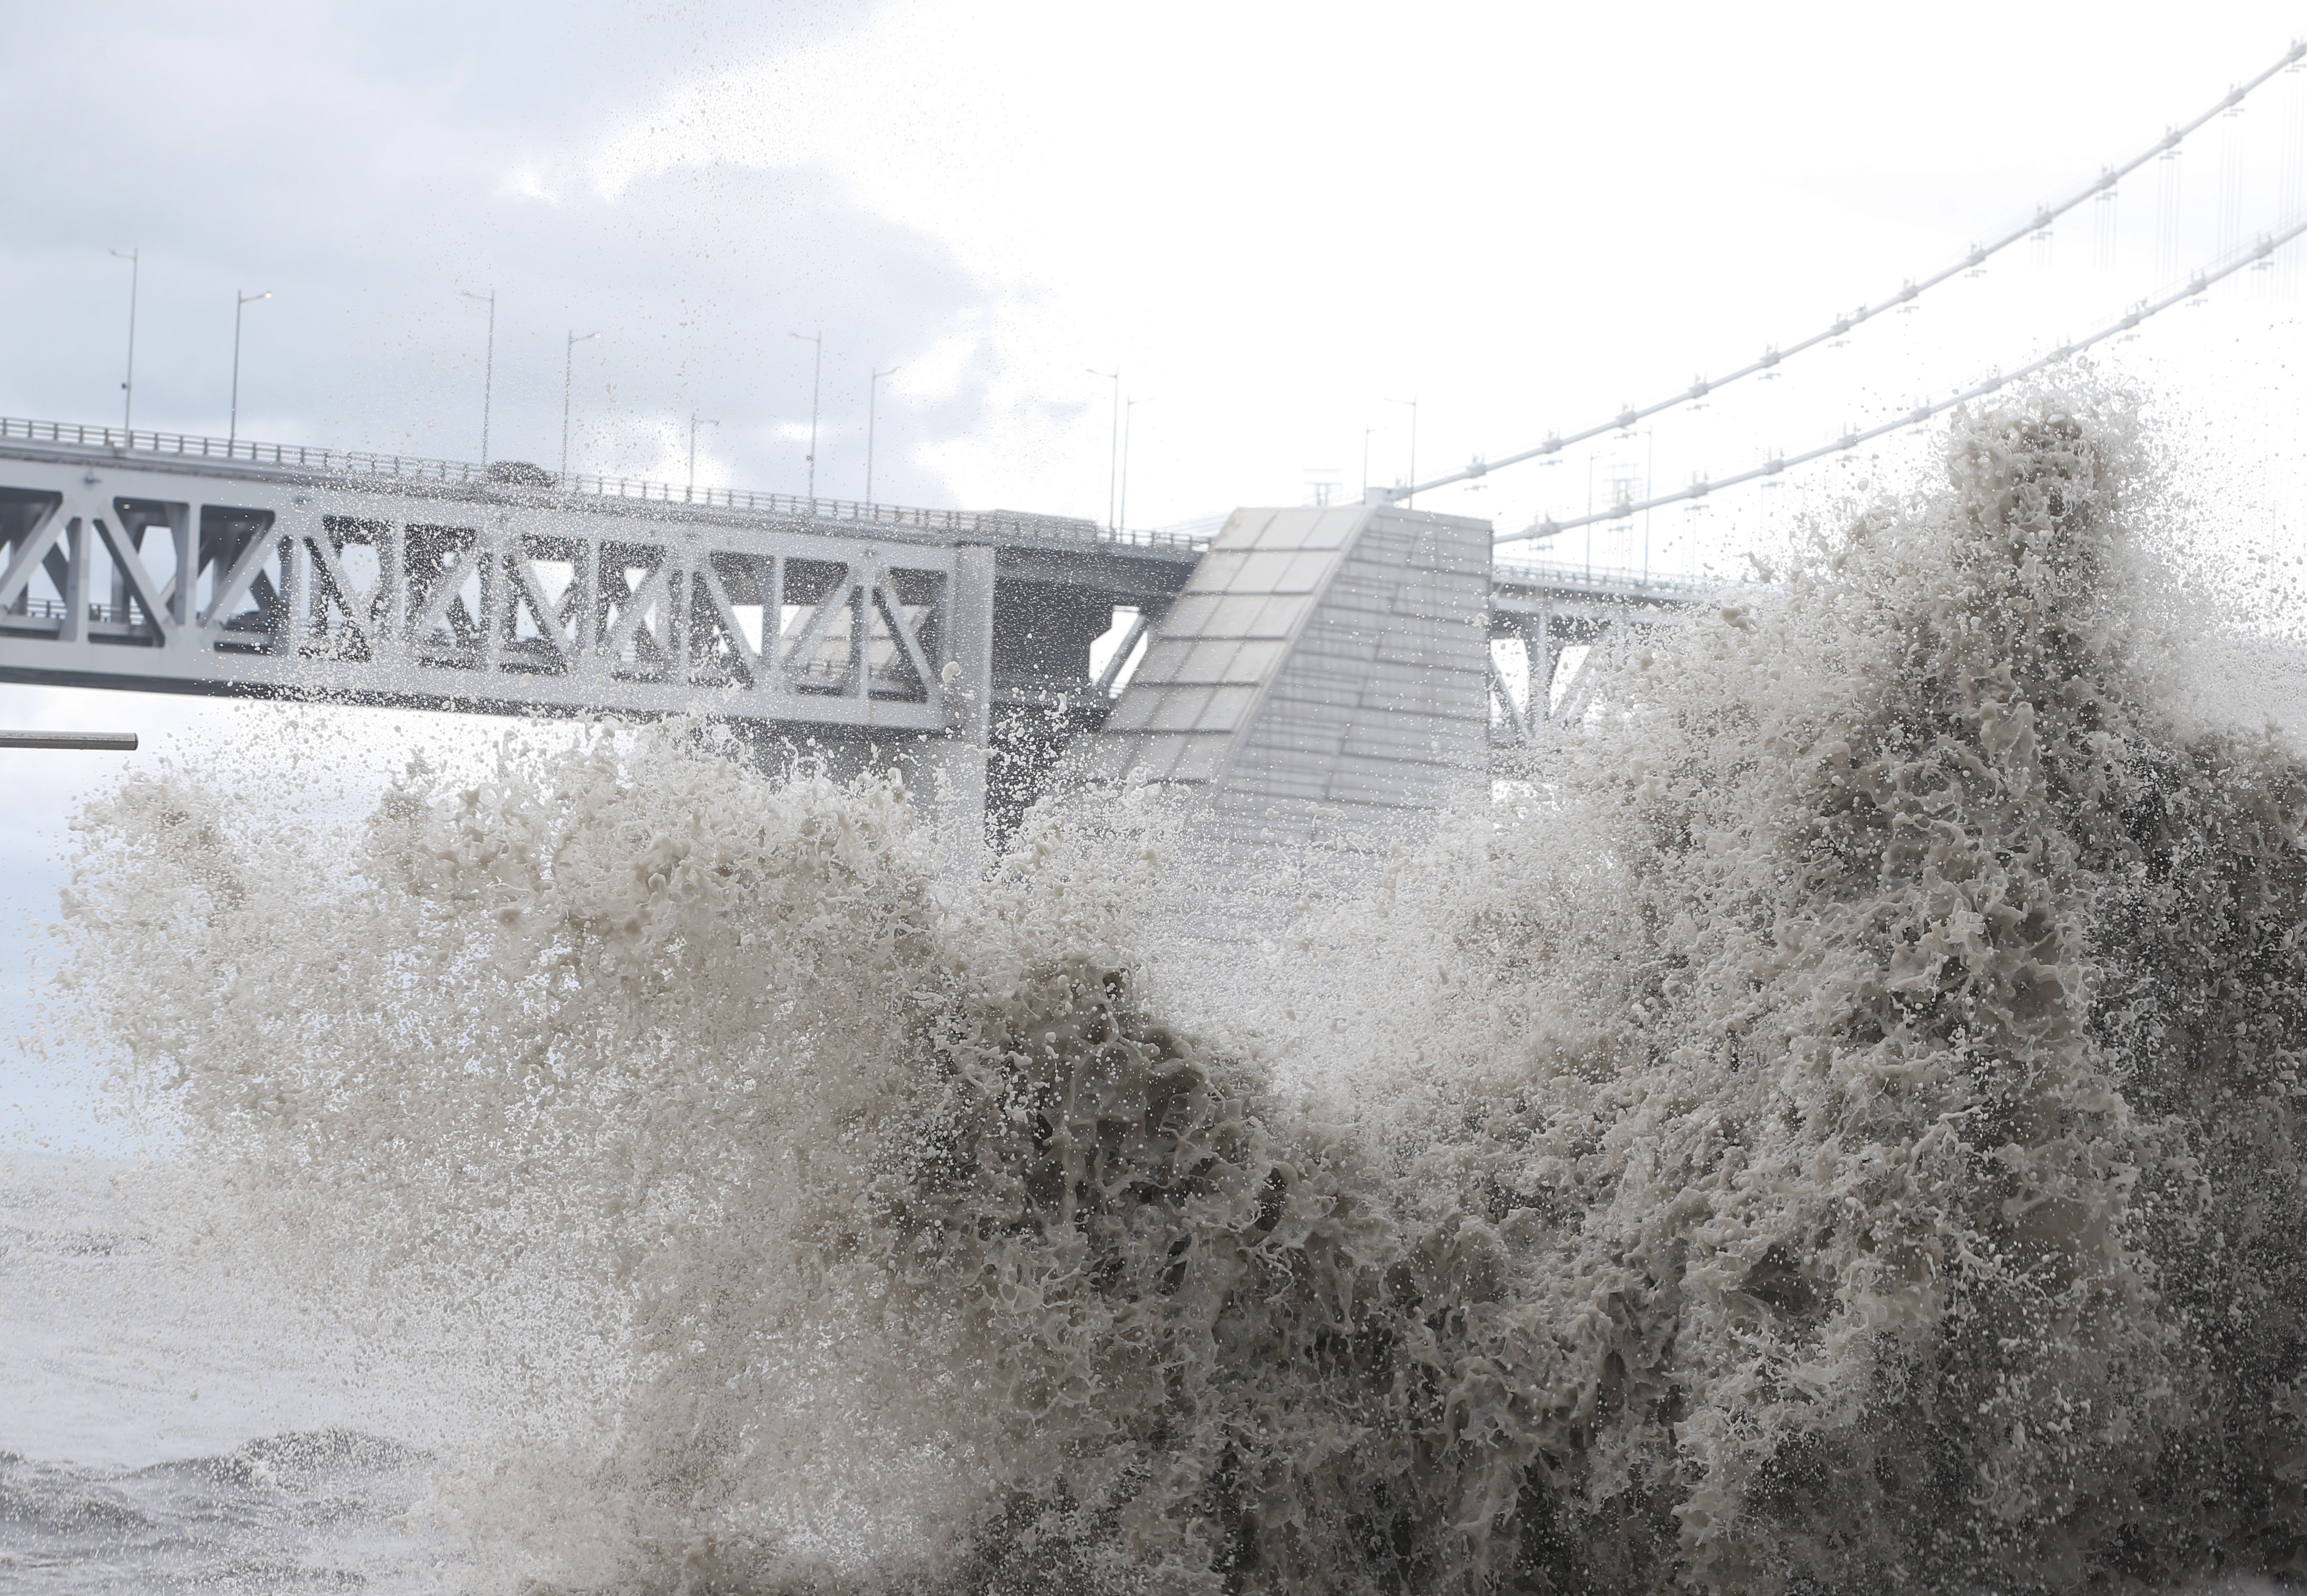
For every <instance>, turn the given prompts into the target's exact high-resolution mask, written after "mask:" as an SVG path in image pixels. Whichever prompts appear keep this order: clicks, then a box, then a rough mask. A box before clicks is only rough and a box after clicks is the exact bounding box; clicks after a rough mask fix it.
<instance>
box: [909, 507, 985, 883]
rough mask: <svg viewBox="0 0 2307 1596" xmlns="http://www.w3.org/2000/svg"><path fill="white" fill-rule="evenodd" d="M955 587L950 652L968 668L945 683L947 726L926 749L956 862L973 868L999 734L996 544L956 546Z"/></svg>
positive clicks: (950, 661)
mask: <svg viewBox="0 0 2307 1596" xmlns="http://www.w3.org/2000/svg"><path fill="white" fill-rule="evenodd" d="M954 556H955V558H954V571H953V591H952V593H951V594H950V595H949V602H950V608H949V609H948V617H949V620H948V626H947V629H946V639H945V643H946V646H945V659H944V660H943V661H942V662H939V671H940V673H942V672H943V671H944V669H945V668H946V667H947V666H948V665H958V666H960V667H961V668H960V669H959V670H958V671H956V672H955V673H954V675H953V679H952V680H951V681H950V682H945V683H944V692H945V695H946V701H947V704H948V714H947V718H946V732H945V734H944V735H943V736H942V737H938V738H933V739H931V742H930V743H929V746H928V747H927V749H925V750H924V751H923V753H922V760H921V763H922V767H923V769H922V774H923V775H924V776H926V777H929V780H930V783H931V787H932V792H931V799H930V802H931V806H932V807H933V809H934V811H935V812H936V813H937V815H938V817H939V819H940V820H941V821H943V823H944V825H945V827H946V828H947V830H948V834H949V835H950V836H951V837H952V838H953V840H954V844H955V848H956V858H955V861H954V862H955V865H956V868H957V869H960V870H963V871H976V870H977V869H979V868H980V867H981V866H982V864H983V863H984V860H985V759H986V750H987V749H988V747H989V746H990V745H991V742H992V741H993V571H994V551H993V549H992V548H991V547H990V546H988V545H983V544H964V545H961V546H960V547H959V548H957V549H956V550H955V551H954Z"/></svg>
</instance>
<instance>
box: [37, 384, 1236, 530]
mask: <svg viewBox="0 0 2307 1596" xmlns="http://www.w3.org/2000/svg"><path fill="white" fill-rule="evenodd" d="M12 441H13V442H26V443H55V444H60V445H63V446H64V447H67V448H73V449H102V450H110V451H112V452H113V453H115V454H135V455H153V456H162V457H167V458H171V459H196V460H208V461H216V462H219V463H224V464H231V463H233V462H236V461H244V462H246V463H247V464H249V465H252V466H260V467H264V468H270V469H274V470H287V471H305V472H310V473H312V474H313V475H314V476H377V477H385V478H388V479H390V480H391V481H395V482H411V483H442V484H444V485H450V486H468V487H510V488H524V487H525V488H532V489H536V490H538V491H542V492H546V493H562V494H566V495H569V496H571V497H576V496H580V495H581V496H583V497H586V498H594V499H622V500H630V501H643V502H649V503H655V504H668V505H680V506H682V507H685V508H688V509H693V510H718V511H736V512H738V513H740V514H744V515H760V516H775V517H777V518H779V519H803V520H821V521H837V522H840V523H842V524H843V525H844V526H845V527H855V528H870V527H888V528H894V529H897V530H903V531H917V532H939V533H946V534H949V535H952V536H959V537H999V538H1001V539H1004V540H1007V541H1016V540H1019V539H1030V540H1034V541H1047V542H1051V543H1086V544H1104V545H1117V546H1122V547H1136V548H1162V549H1179V550H1185V551H1197V550H1200V549H1202V548H1205V547H1206V546H1207V545H1208V543H1209V539H1208V538H1207V537H1206V536H1191V535H1187V534H1180V533H1175V532H1153V531H1135V530H1131V529H1129V528H1122V529H1120V530H1118V531H1117V530H1114V529H1112V528H1105V527H1101V526H1099V525H1098V524H1097V523H1096V522H1095V521H1091V520H1085V519H1080V518H1078V517H1074V516H1056V515H1035V514H1033V513H1031V512H1029V511H1003V510H993V511H973V510H924V509H920V508H917V507H914V506H911V505H902V504H869V503H863V502H859V501H857V500H853V499H810V498H806V497H803V496H802V495H799V494H794V493H753V492H750V491H748V490H744V489H738V488H711V487H708V488H697V487H677V486H675V485H673V484H672V483H669V482H651V481H648V480H646V479H644V478H641V477H638V476H596V475H593V474H591V473H584V472H571V473H570V475H569V476H567V477H566V478H565V479H563V478H560V477H557V476H555V475H554V474H553V473H552V472H549V471H545V470H543V469H541V468H527V469H525V470H524V471H522V472H520V473H515V472H513V471H510V470H508V469H506V468H505V467H506V462H502V461H500V462H499V463H498V465H497V466H495V467H489V466H485V465H477V464H476V463H474V462H473V461H470V460H441V459H423V458H421V457H418V456H415V455H405V454H372V453H370V452H368V451H367V450H358V449H322V448H318V447H315V446H313V445H311V444H305V443H261V442H254V441H253V440H251V439H246V438H232V439H227V438H211V437H205V436H202V435H201V434H199V433H161V432H147V431H146V430H144V429H143V428H142V427H139V428H137V429H136V430H134V431H133V432H131V431H129V430H127V429H124V428H122V427H116V426H89V425H83V424H81V423H78V422H70V421H30V420H25V419H22V418H21V417H17V416H0V442H12ZM528 470H534V471H535V473H536V475H535V476H533V477H531V476H528V475H527V471H528Z"/></svg>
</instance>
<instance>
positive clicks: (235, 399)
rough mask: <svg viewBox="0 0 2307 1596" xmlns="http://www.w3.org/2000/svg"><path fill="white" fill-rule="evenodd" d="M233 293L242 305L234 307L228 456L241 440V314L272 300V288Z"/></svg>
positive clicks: (226, 448) (226, 433) (226, 445)
mask: <svg viewBox="0 0 2307 1596" xmlns="http://www.w3.org/2000/svg"><path fill="white" fill-rule="evenodd" d="M233 293H234V294H235V295H236V296H238V298H239V301H240V303H239V304H237V305H234V306H233V310H232V419H231V421H230V422H228V423H227V425H226V427H225V434H224V447H225V452H226V453H227V454H230V453H231V452H232V446H233V445H234V444H235V443H236V442H239V440H240V318H241V313H243V312H244V311H245V310H247V309H248V307H249V306H250V305H254V304H255V303H256V302H257V301H258V300H260V299H270V298H271V297H272V290H271V289H270V288H267V289H265V290H264V292H263V293H262V294H248V293H243V292H242V291H241V290H240V289H238V288H235V289H234V290H233Z"/></svg>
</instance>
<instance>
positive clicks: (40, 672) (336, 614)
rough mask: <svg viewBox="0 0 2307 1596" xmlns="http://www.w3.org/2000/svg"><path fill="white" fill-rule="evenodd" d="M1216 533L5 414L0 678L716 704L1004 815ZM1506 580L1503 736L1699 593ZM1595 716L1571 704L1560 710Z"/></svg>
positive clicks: (777, 739) (654, 710) (762, 731)
mask: <svg viewBox="0 0 2307 1596" xmlns="http://www.w3.org/2000/svg"><path fill="white" fill-rule="evenodd" d="M1207 542H1208V540H1207V539H1191V538H1186V537H1179V536H1163V535H1161V534H1148V533H1124V534H1117V533H1114V532H1111V531H1108V530H1106V529H1104V528H1100V527H1098V526H1097V525H1096V524H1095V523H1093V522H1090V521H1086V520H1081V519H1070V518H1064V517H1054V516H1041V515H1029V514H1019V513H1012V512H1007V511H993V512H987V513H969V512H962V511H924V510H916V509H910V508H904V507H898V506H890V505H874V504H861V503H854V502H846V501H838V500H813V501H812V500H803V499H796V498H792V497H789V496H785V495H772V494H754V493H730V492H727V491H725V490H718V489H714V490H700V491H686V490H682V489H679V488H673V487H668V486H665V485H659V484H652V483H641V482H637V481H632V480H627V479H618V478H598V477H589V476H587V477H579V478H572V479H570V481H569V482H568V483H567V484H566V485H561V484H559V483H556V482H554V481H553V479H552V478H551V477H550V476H546V475H545V474H544V473H542V472H539V471H536V469H535V468H527V467H519V466H506V465H500V466H498V467H496V468H485V467H482V466H477V465H473V464H469V463H465V462H459V461H443V460H428V459H409V458H407V457H399V456H389V455H372V454H359V453H351V452H347V451H341V450H322V449H314V448H307V447H299V446H294V445H272V444H263V443H253V442H245V441H236V442H229V443H228V442H226V441H224V440H220V439H210V438H202V437H197V436H189V435H180V434H176V433H148V432H142V431H138V432H135V433H127V432H124V431H121V430H119V429H116V428H107V427H92V426H79V425H72V424H68V423H52V422H30V421H21V420H4V419H0V681H9V682H33V683H43V684H48V685H61V686H75V687H108V688H118V689H129V690H136V691H172V692H197V693H214V694H230V695H241V696H266V697H279V698H293V699H317V700H326V701H336V702H352V703H363V704H382V705H399V706H408V707H418V708H437V709H454V710H467V711H477V712H485V713H506V714H545V715H594V714H608V715H639V716H663V715H672V714H678V713H682V712H684V711H690V710H699V709H701V710H704V711H707V712H709V713H712V714H715V715H717V716H725V717H727V718H728V719H729V720H730V721H731V722H733V723H736V724H739V725H745V726H749V727H750V728H752V729H753V730H754V731H755V732H756V733H757V734H759V736H760V738H761V739H762V740H763V742H764V743H765V745H766V744H781V745H785V746H793V747H804V746H805V747H809V748H811V749H813V750H815V751H817V752H818V753H819V756H820V757H824V758H827V759H830V760H833V761H835V762H836V763H837V762H838V761H840V760H842V759H862V758H884V759H910V760H913V761H916V762H918V763H921V764H922V765H923V766H925V767H926V768H927V769H928V770H929V771H930V772H931V776H932V777H933V779H934V780H935V781H941V782H946V783H958V784H959V786H958V788H957V789H956V791H957V793H958V794H959V795H960V796H961V797H962V798H963V799H964V801H965V802H968V801H978V802H989V803H990V804H991V808H992V809H993V811H995V812H996V814H997V816H999V815H1008V814H1014V813H1015V812H1016V811H1017V810H1020V809H1022V807H1023V806H1024V804H1025V802H1029V801H1030V800H1031V798H1032V796H1033V794H1034V793H1035V791H1036V790H1038V788H1039V786H1040V785H1041V784H1042V778H1043V777H1044V775H1045V773H1046V771H1047V770H1048V768H1049V767H1050V766H1051V762H1052V761H1053V760H1055V759H1057V758H1059V756H1060V755H1061V754H1062V753H1063V751H1064V750H1065V748H1066V746H1067V745H1068V743H1069V742H1072V741H1074V740H1075V739H1076V738H1077V737H1078V736H1080V735H1082V734H1085V733H1088V732H1092V731H1094V730H1095V729H1096V728H1097V727H1098V726H1099V725H1101V724H1102V721H1103V720H1104V718H1105V716H1106V713H1107V711H1108V709H1109V708H1110V707H1111V702H1112V699H1113V694H1114V692H1115V691H1116V688H1117V686H1118V678H1119V674H1120V671H1121V668H1122V666H1123V665H1124V664H1125V662H1126V661H1127V660H1128V657H1129V656H1130V655H1131V654H1132V652H1133V650H1134V648H1135V646H1136V643H1137V641H1138V640H1139V639H1140V638H1141V637H1144V638H1145V639H1148V640H1149V641H1150V640H1153V639H1155V638H1156V637H1158V634H1159V632H1160V630H1161V626H1162V618H1163V617H1164V615H1165V614H1166V613H1167V612H1168V610H1169V609H1170V607H1171V605H1172V603H1173V601H1174V600H1175V599H1176V598H1177V596H1179V593H1181V592H1182V591H1183V590H1184V589H1185V588H1186V587H1187V585H1188V581H1189V579H1191V578H1192V577H1193V575H1194V572H1195V571H1196V568H1197V567H1198V566H1199V565H1200V564H1201V562H1202V560H1203V556H1204V553H1205V549H1206V546H1207ZM1490 591H1491V601H1490V606H1489V614H1488V635H1489V636H1492V637H1497V638H1513V639H1521V640H1522V641H1524V642H1525V643H1526V644H1527V645H1528V648H1527V656H1528V658H1529V659H1530V661H1531V669H1530V674H1529V678H1528V681H1527V682H1526V683H1525V684H1524V685H1523V686H1522V691H1521V693H1520V695H1519V696H1520V699H1521V706H1520V707H1517V704H1516V701H1515V700H1516V697H1517V695H1516V694H1515V693H1514V691H1510V690H1509V688H1508V686H1507V684H1506V682H1505V678H1504V677H1503V675H1500V674H1497V672H1496V669H1495V667H1493V670H1492V676H1493V686H1494V689H1495V691H1496V694H1497V706H1498V708H1497V711H1496V713H1495V714H1494V716H1493V719H1494V722H1495V724H1496V726H1497V735H1498V737H1499V739H1500V740H1501V742H1503V743H1505V744H1508V745H1511V744H1515V743H1519V742H1523V741H1526V740H1527V739H1528V738H1529V737H1530V736H1531V733H1532V732H1533V731H1534V730H1535V729H1536V726H1537V725H1538V724H1539V722H1542V721H1543V720H1544V719H1545V718H1546V717H1547V716H1548V707H1549V703H1550V701H1552V700H1553V699H1555V698H1556V697H1557V695H1556V694H1555V693H1554V691H1553V689H1554V676H1555V670H1556V661H1557V659H1558V657H1559V656H1560V654H1561V651H1562V650H1563V649H1564V648H1574V647H1577V646H1580V645H1586V646H1589V647H1590V648H1591V647H1592V646H1593V645H1595V644H1596V643H1598V642H1599V641H1601V640H1603V639H1606V638H1607V636H1608V633H1609V631H1610V630H1611V629H1612V628H1614V627H1619V626H1627V625H1639V624H1645V623H1655V622H1660V621H1664V620H1669V619H1672V618H1673V617H1674V616H1675V615H1677V614H1679V613H1680V612H1681V611H1682V610H1683V609H1684V608H1685V607H1686V606H1688V605H1691V604H1692V603H1694V602H1695V601H1697V600H1698V599H1700V598H1702V596H1704V593H1705V591H1706V585H1705V584H1703V583H1698V582H1694V581H1691V580H1688V579H1676V578H1664V577H1660V578H1648V577H1642V576H1638V575H1635V574H1634V573H1622V572H1608V571H1602V572H1596V571H1586V570H1581V569H1577V568H1574V567H1560V566H1541V565H1525V566H1511V567H1509V566H1503V565H1502V566H1499V567H1498V568H1497V571H1496V572H1495V577H1494V580H1493V582H1492V584H1491V588H1490ZM1119 610H1134V611H1136V615H1137V619H1136V624H1135V629H1134V630H1133V631H1131V632H1130V633H1129V634H1128V636H1127V637H1126V638H1125V639H1124V640H1123V642H1122V645H1121V648H1119V650H1118V651H1117V652H1116V653H1115V655H1114V656H1113V658H1112V661H1111V664H1110V665H1108V667H1107V668H1106V670H1105V672H1104V673H1103V674H1102V678H1101V677H1099V676H1096V675H1093V673H1092V671H1091V669H1090V659H1091V646H1092V644H1093V642H1094V641H1095V640H1096V639H1099V638H1100V637H1102V636H1103V635H1105V634H1106V633H1107V632H1108V631H1111V629H1112V628H1113V626H1114V624H1115V617H1116V612H1117V611H1119ZM1580 705H1581V700H1580V699H1578V697H1577V695H1576V693H1575V691H1574V690H1573V691H1569V692H1565V693H1563V694H1561V695H1560V702H1559V704H1558V705H1557V706H1556V707H1555V713H1556V714H1557V715H1563V714H1574V713H1577V712H1578V710H1579V708H1580ZM973 762H974V763H973ZM989 768H990V782H991V789H990V791H987V792H985V793H984V794H983V796H982V798H979V799H974V800H973V798H972V794H971V789H972V788H973V787H975V786H977V785H978V784H979V783H981V782H983V781H985V780H987V779H988V777H987V776H985V775H982V774H978V772H979V771H982V770H986V769H989Z"/></svg>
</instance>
